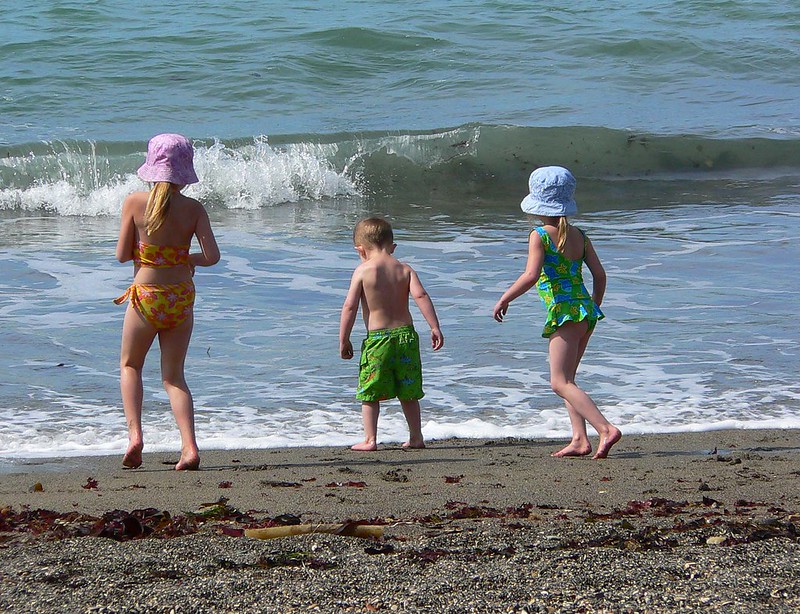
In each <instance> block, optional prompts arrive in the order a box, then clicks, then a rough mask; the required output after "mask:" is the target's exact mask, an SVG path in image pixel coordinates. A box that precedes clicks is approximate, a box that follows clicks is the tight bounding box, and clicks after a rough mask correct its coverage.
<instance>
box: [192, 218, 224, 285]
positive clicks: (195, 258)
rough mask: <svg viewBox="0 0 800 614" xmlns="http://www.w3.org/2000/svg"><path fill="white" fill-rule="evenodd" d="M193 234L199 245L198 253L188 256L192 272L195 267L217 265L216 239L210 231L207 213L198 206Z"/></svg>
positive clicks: (217, 247)
mask: <svg viewBox="0 0 800 614" xmlns="http://www.w3.org/2000/svg"><path fill="white" fill-rule="evenodd" d="M194 234H195V236H196V237H197V242H198V243H199V244H200V253H199V254H189V264H190V266H191V267H192V271H194V267H197V266H213V265H215V264H217V262H219V246H218V245H217V239H216V238H215V237H214V231H213V230H212V229H211V221H210V220H209V219H208V213H206V210H205V209H204V208H203V207H202V205H201V206H200V213H199V215H198V217H197V224H196V225H195V229H194Z"/></svg>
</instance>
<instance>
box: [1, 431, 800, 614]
mask: <svg viewBox="0 0 800 614" xmlns="http://www.w3.org/2000/svg"><path fill="white" fill-rule="evenodd" d="M594 441H596V438H595V440H594ZM559 444H560V441H554V440H521V439H486V440H471V439H470V440H464V439H448V440H441V441H431V442H429V446H428V447H427V448H426V449H424V450H404V449H402V448H401V447H400V446H399V445H397V446H394V445H393V446H387V445H383V446H381V447H380V450H379V451H378V452H376V453H364V452H352V451H350V450H349V449H347V448H338V447H336V448H332V447H325V448H281V449H269V450H221V451H206V452H204V453H203V454H202V465H201V469H200V470H199V471H193V472H176V471H174V470H173V469H172V465H174V462H175V458H176V457H177V453H168V452H164V453H161V452H157V453H146V454H145V455H144V464H143V465H142V467H141V468H140V469H133V470H123V469H122V468H121V455H120V456H115V457H108V456H106V457H87V458H86V459H78V460H77V461H76V460H75V459H69V463H68V465H67V464H65V465H64V467H68V470H65V471H53V470H52V468H50V470H47V469H42V468H38V469H36V468H32V467H26V471H25V472H18V473H5V474H0V512H2V514H3V515H0V522H5V523H6V524H5V526H6V532H0V561H2V565H0V577H1V578H2V580H3V582H2V583H0V585H1V586H0V608H2V609H5V610H7V611H19V612H22V611H31V612H33V611H36V612H57V611H76V610H77V611H92V608H100V609H99V610H94V611H109V612H112V611H113V612H117V611H131V610H136V611H147V612H149V611H153V612H166V611H170V610H171V609H177V610H179V611H181V610H182V611H201V610H202V611H263V612H286V611H325V612H340V611H341V612H346V611H347V612H349V611H358V612H363V611H384V610H385V611H407V612H415V611H441V612H470V611H475V612H493V611H497V612H509V611H512V612H522V611H526V612H534V611H564V612H574V611H585V612H595V611H624V610H626V609H629V610H636V611H649V612H656V611H658V612H665V611H667V612H668V611H679V610H683V611H685V610H687V609H695V608H697V609H700V608H702V609H706V610H709V611H717V610H719V611H726V612H751V611H776V612H781V611H786V612H789V611H795V610H796V609H797V608H798V607H800V579H798V578H797V575H796V573H795V572H794V570H795V569H796V568H797V565H798V564H800V530H798V528H797V527H798V526H800V478H799V476H800V447H799V446H798V444H800V430H763V431H757V430H748V431H739V430H737V431H708V432H701V433H671V434H662V435H628V436H624V437H623V439H622V440H621V441H620V443H619V444H618V445H617V446H615V447H614V449H613V450H612V454H611V456H609V458H608V459H605V460H599V461H595V460H591V459H590V458H587V457H582V458H561V459H557V458H551V457H550V456H549V455H550V453H551V452H553V451H554V450H556V449H558V448H559V447H560V446H559ZM31 469H33V470H31ZM36 483H39V484H41V490H40V491H37V490H36V489H35V485H36ZM12 510H13V513H12ZM36 510H52V511H53V512H56V516H55V517H53V516H47V515H44V516H42V515H37V513H36ZM133 510H148V512H147V513H148V514H149V515H150V516H149V517H150V518H160V519H161V520H162V521H163V520H164V519H168V520H169V526H170V531H173V533H171V534H166V533H164V532H163V527H162V529H159V530H161V531H162V532H161V533H158V531H156V532H155V533H153V534H152V535H151V536H150V537H141V536H139V535H138V534H137V535H135V536H134V537H137V538H136V539H117V538H113V539H109V538H105V537H76V536H74V535H76V533H75V532H72V533H70V532H69V531H70V530H71V528H74V527H79V526H84V527H90V526H94V527H97V526H99V524H100V521H99V519H100V518H103V521H102V522H103V523H105V526H106V528H109V527H110V529H113V530H116V531H118V532H119V531H122V532H123V533H124V531H125V530H127V529H126V527H127V526H128V525H127V524H126V522H127V520H126V518H128V516H127V513H129V512H132V511H133ZM209 510H218V511H219V510H221V512H222V513H220V514H217V515H216V516H212V515H210V514H209V513H208V511H209ZM286 519H290V520H291V522H300V523H303V524H308V523H310V524H317V523H342V522H347V521H356V522H364V523H367V524H374V525H377V526H380V527H381V530H382V531H383V537H381V538H380V539H378V540H366V539H361V538H356V537H345V536H341V535H328V534H310V535H300V536H292V537H285V538H280V539H272V540H264V541H262V540H256V539H251V538H247V537H243V536H242V531H243V529H244V528H247V527H248V526H265V525H266V524H272V523H274V522H277V521H280V522H281V523H282V522H287V520H286ZM12 520H14V521H16V522H17V523H18V524H17V525H16V526H14V527H11V524H10V523H11V521H12ZM26 522H27V523H28V526H27V527H26V525H25V523H26ZM81 523H83V524H81ZM163 524H164V522H162V525H163ZM143 525H144V521H143ZM33 528H35V529H36V531H34V530H33ZM187 528H188V530H187ZM37 531H38V533H37ZM85 534H86V533H83V535H85ZM107 534H108V535H111V534H110V533H107ZM117 535H121V534H120V533H118V534H117ZM174 535H178V536H177V537H175V536H174ZM123 537H124V535H123Z"/></svg>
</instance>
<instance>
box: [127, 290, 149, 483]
mask: <svg viewBox="0 0 800 614" xmlns="http://www.w3.org/2000/svg"><path fill="white" fill-rule="evenodd" d="M155 336H156V329H155V328H154V327H153V326H152V325H150V324H149V323H148V322H147V321H145V320H144V319H143V318H142V317H141V315H139V312H137V311H136V309H134V308H133V307H132V306H131V305H128V308H127V310H126V311H125V320H124V322H123V324H122V347H121V349H120V359H119V387H120V392H121V393H122V407H123V410H124V411H125V421H126V422H127V424H128V450H127V451H126V452H125V456H123V457H122V465H123V466H124V467H128V468H131V469H135V468H136V467H139V466H140V465H141V464H142V449H143V448H144V438H143V436H142V399H143V397H144V392H143V385H142V368H143V367H144V359H145V357H146V356H147V352H148V350H149V349H150V346H151V345H152V344H153V339H155Z"/></svg>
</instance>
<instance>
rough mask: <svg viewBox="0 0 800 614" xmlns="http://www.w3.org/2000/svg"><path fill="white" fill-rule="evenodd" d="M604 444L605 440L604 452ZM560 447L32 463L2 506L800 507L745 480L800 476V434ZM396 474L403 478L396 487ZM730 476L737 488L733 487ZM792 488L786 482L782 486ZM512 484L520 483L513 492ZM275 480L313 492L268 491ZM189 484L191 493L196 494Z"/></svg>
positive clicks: (647, 438)
mask: <svg viewBox="0 0 800 614" xmlns="http://www.w3.org/2000/svg"><path fill="white" fill-rule="evenodd" d="M596 441H597V439H596V438H594V440H593V443H595V444H596ZM561 445H562V441H561V440H552V439H538V440H532V439H517V438H501V439H456V438H453V439H445V440H433V441H429V442H428V443H427V447H426V448H425V449H422V450H405V449H403V448H401V446H400V444H389V445H386V444H382V445H380V446H379V450H378V451H377V452H354V451H351V450H350V449H349V448H347V447H338V446H337V447H333V446H324V447H305V448H304V447H292V448H269V449H245V450H205V451H201V466H200V469H199V470H198V471H187V472H176V471H174V469H173V467H174V464H175V462H177V458H178V453H177V452H145V453H144V455H143V458H144V462H143V464H142V466H141V467H140V468H138V469H124V468H123V467H122V464H121V460H122V455H121V454H120V455H113V456H86V457H66V458H63V459H27V460H25V461H22V462H21V463H20V464H19V465H17V466H16V469H18V470H16V471H13V470H11V471H7V472H4V473H0V507H3V506H9V505H10V506H21V505H26V506H30V507H40V508H45V509H51V510H55V511H63V510H69V509H75V508H76V507H79V508H80V509H81V510H82V511H86V512H87V513H92V512H95V513H96V512H100V513H102V511H105V510H107V509H135V508H137V507H139V508H141V507H157V508H159V509H164V510H167V511H170V512H180V511H189V510H191V509H192V506H193V505H196V504H197V503H200V501H197V497H198V495H200V494H202V495H204V496H205V498H206V499H209V498H213V495H216V494H219V493H220V492H221V490H225V493H224V494H225V496H226V497H227V498H229V499H230V500H231V501H232V503H233V504H235V505H236V507H238V508H240V509H260V508H263V507H268V508H270V507H272V506H273V505H270V504H269V499H271V498H273V497H275V498H277V500H278V502H281V503H278V504H284V503H283V502H284V501H285V502H286V503H293V504H299V502H300V501H308V500H310V501H312V502H322V500H324V499H325V496H324V494H322V497H320V488H319V486H320V484H322V483H326V484H327V483H330V482H340V481H342V479H343V478H344V477H347V476H358V480H359V481H366V482H367V483H368V485H369V486H371V487H372V488H370V489H365V491H368V492H372V491H373V490H375V491H380V492H381V493H382V495H381V496H377V495H373V496H370V497H366V498H365V500H364V502H363V503H361V504H357V505H356V504H355V502H354V510H353V511H355V510H358V509H365V510H366V509H368V506H369V505H370V504H373V505H374V504H380V505H381V506H386V507H387V511H389V512H392V513H395V514H397V513H400V512H402V511H404V510H407V509H411V508H418V509H424V507H425V505H426V503H425V498H426V497H428V498H430V499H431V503H430V504H431V505H436V504H437V503H438V502H440V501H441V500H442V498H443V496H444V494H445V493H442V492H440V491H442V488H441V487H440V484H439V482H440V481H442V480H443V479H444V478H445V477H451V478H452V477H456V476H462V478H461V479H460V480H459V482H458V488H457V489H451V490H452V491H453V492H452V493H448V494H456V492H460V493H463V494H464V495H469V496H478V495H480V496H483V497H486V498H488V499H490V500H494V499H498V500H500V499H507V500H509V501H512V500H513V501H518V502H522V499H523V498H524V496H523V493H524V492H525V491H526V490H529V491H530V492H535V493H537V497H538V498H539V499H541V501H539V502H540V503H542V504H554V505H567V506H568V505H574V504H575V503H578V502H594V503H595V504H598V505H606V506H607V505H624V504H625V503H626V502H627V501H628V500H633V499H637V498H641V497H643V496H645V495H647V494H648V493H650V492H651V491H654V490H658V491H659V492H661V491H663V492H662V495H660V496H663V495H675V496H677V495H678V494H681V493H689V492H691V490H692V489H691V488H689V487H688V486H685V487H680V486H677V485H678V484H689V483H690V480H691V479H696V480H697V481H700V480H704V481H706V482H709V483H710V482H712V481H715V480H716V481H717V482H718V483H717V484H715V485H713V486H710V488H714V489H716V490H718V491H719V492H722V493H724V494H726V495H732V494H733V492H734V491H735V492H738V493H740V494H741V495H742V496H744V495H745V494H747V493H749V495H750V496H757V497H758V498H764V497H765V496H766V497H768V498H775V499H778V498H780V497H781V495H786V496H787V497H789V498H790V499H791V500H792V501H794V502H795V503H797V507H798V508H799V509H800V488H798V487H797V486H796V485H794V484H792V483H791V481H790V483H788V484H784V486H786V488H787V490H786V491H785V492H784V491H782V490H781V489H780V488H776V487H774V486H772V484H774V481H773V480H769V481H763V480H761V481H756V482H753V483H750V482H748V479H747V476H742V475H739V474H741V473H742V471H743V470H744V469H745V468H747V467H748V466H755V467H758V469H757V470H753V471H754V472H755V473H759V472H762V473H763V472H764V471H767V470H768V469H770V468H772V469H774V468H778V467H784V466H786V467H792V468H793V470H798V471H800V429H797V430H794V429H793V430H777V429H769V430H720V431H703V432H696V433H665V434H648V435H624V436H623V438H622V440H621V441H620V443H618V444H617V445H616V446H614V448H613V449H612V451H611V455H610V456H609V458H608V459H604V460H599V461H595V460H592V459H591V458H590V457H577V458H562V459H557V458H552V457H550V453H551V452H553V451H555V450H557V449H559V448H560V447H561ZM712 460H716V461H717V462H710V461H712ZM728 461H730V462H728ZM773 461H776V462H773ZM723 469H727V470H725V471H723ZM731 469H732V470H731ZM770 470H771V469H770ZM389 472H396V473H398V475H401V477H399V478H397V480H392V479H389V478H387V474H388V473H389ZM512 472H513V473H512ZM790 474H791V472H790ZM723 475H724V476H726V479H730V480H732V481H727V482H726V481H725V480H724V479H722V477H721V476H723ZM689 476H693V478H690V477H689ZM737 476H738V477H737ZM633 477H635V478H636V479H635V480H633V479H631V478H633ZM89 478H91V479H93V480H96V481H97V482H98V488H96V489H85V488H83V486H85V484H86V482H87V480H88V479H89ZM412 478H413V479H412ZM600 478H605V479H606V480H607V482H608V484H607V487H605V488H603V489H597V491H595V490H594V489H593V487H589V484H590V483H592V480H596V479H600ZM352 479H354V478H352ZM786 479H787V478H786V476H781V480H782V482H783V480H786ZM303 480H305V481H303ZM509 480H510V481H511V482H512V484H505V482H508V481H509ZM676 480H682V481H681V482H677V481H676ZM223 482H230V486H229V487H227V488H224V489H220V487H219V484H220V483H223ZM262 482H263V484H262ZM272 482H276V483H277V482H287V483H297V484H300V485H301V486H302V487H301V488H296V489H279V488H275V487H268V486H264V484H269V483H272ZM413 482H416V483H417V486H420V485H421V486H423V487H424V488H427V489H429V490H431V493H429V494H426V497H421V498H420V500H419V502H418V503H415V504H414V505H413V506H411V505H408V504H404V503H403V499H404V498H407V494H408V493H406V492H405V491H404V488H403V485H404V484H408V483H413ZM36 483H40V484H42V490H41V491H40V492H31V488H32V487H33V485H34V484H36ZM733 484H736V487H735V488H734V487H733ZM189 485H192V488H187V487H188V486H189ZM487 485H495V486H496V490H497V491H498V492H497V493H495V494H491V492H487V491H486V490H484V489H483V488H484V487H485V486H487ZM375 487H378V488H375ZM795 489H796V490H798V492H797V493H794V492H793V491H794V490H795ZM323 490H324V489H323ZM601 490H602V492H600V491H601ZM87 491H90V492H87ZM294 491H296V492H294ZM512 493H513V494H512ZM267 494H269V496H267ZM393 497H394V498H393ZM672 498H674V497H672ZM265 504H267V505H265ZM312 507H313V506H312ZM343 507H344V509H342V511H345V510H346V506H343ZM323 508H329V506H328V505H327V504H326V505H324V506H323Z"/></svg>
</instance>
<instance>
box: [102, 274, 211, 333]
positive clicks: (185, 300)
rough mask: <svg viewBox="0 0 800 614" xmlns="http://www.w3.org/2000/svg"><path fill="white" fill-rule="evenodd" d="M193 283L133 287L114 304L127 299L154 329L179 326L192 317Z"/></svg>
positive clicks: (115, 300) (136, 285)
mask: <svg viewBox="0 0 800 614" xmlns="http://www.w3.org/2000/svg"><path fill="white" fill-rule="evenodd" d="M194 296H195V291H194V283H193V282H191V281H184V282H181V283H178V284H133V285H132V286H131V287H130V288H128V289H127V290H126V291H125V293H124V294H123V295H122V296H120V297H119V298H117V299H114V302H115V303H116V304H117V305H120V304H122V303H124V302H125V301H126V300H128V299H130V301H131V305H132V306H133V307H134V309H136V311H138V312H139V313H140V314H142V316H143V317H144V318H145V319H146V320H147V321H148V322H150V324H152V325H153V326H154V327H155V328H157V329H158V330H169V329H171V328H175V327H176V326H180V325H181V324H183V323H184V322H185V321H186V319H187V318H188V317H189V316H191V315H192V309H193V307H194Z"/></svg>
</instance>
